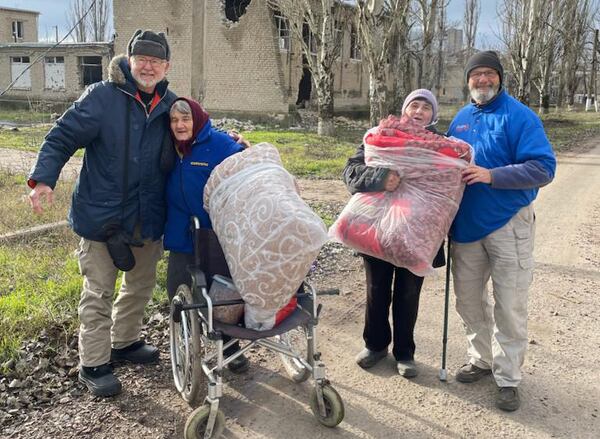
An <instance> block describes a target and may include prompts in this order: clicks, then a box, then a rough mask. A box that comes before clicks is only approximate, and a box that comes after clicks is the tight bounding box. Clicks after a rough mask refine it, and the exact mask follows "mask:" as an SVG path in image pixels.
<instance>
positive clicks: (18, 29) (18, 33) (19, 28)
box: [12, 21, 23, 42]
mask: <svg viewBox="0 0 600 439" xmlns="http://www.w3.org/2000/svg"><path fill="white" fill-rule="evenodd" d="M12 36H13V39H14V40H15V42H17V40H22V39H23V22H22V21H13V22H12Z"/></svg>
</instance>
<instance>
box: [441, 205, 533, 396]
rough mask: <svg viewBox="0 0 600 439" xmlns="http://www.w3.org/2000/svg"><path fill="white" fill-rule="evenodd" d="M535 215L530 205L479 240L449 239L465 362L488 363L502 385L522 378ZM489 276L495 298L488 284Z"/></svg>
mask: <svg viewBox="0 0 600 439" xmlns="http://www.w3.org/2000/svg"><path fill="white" fill-rule="evenodd" d="M534 218H535V217H534V213H533V206H532V205H529V206H526V207H524V208H522V209H521V210H520V211H519V212H518V213H517V214H516V215H515V216H514V217H513V218H512V219H511V220H510V221H509V222H508V224H506V225H505V226H504V227H502V228H500V229H498V230H496V231H495V232H493V233H491V234H489V235H488V236H486V237H485V238H483V239H481V240H479V241H475V242H470V243H466V244H461V243H457V242H452V250H451V255H452V275H453V278H454V291H455V294H456V311H457V312H458V315H459V316H460V317H461V319H462V320H463V323H464V325H465V329H466V333H467V340H468V351H467V353H468V355H469V361H470V362H471V363H472V364H474V365H475V366H478V367H481V368H484V369H490V368H491V369H492V372H493V374H494V379H495V380H496V383H497V384H498V386H500V387H516V386H518V385H519V383H520V382H521V366H522V365H523V361H524V359H525V351H526V349H527V296H528V289H529V286H530V285H531V282H532V280H533V241H534V235H535V219H534ZM490 277H491V279H492V296H493V298H494V302H493V303H492V302H491V300H490V297H489V295H488V289H487V285H488V281H489V279H490Z"/></svg>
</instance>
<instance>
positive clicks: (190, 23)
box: [113, 0, 369, 118]
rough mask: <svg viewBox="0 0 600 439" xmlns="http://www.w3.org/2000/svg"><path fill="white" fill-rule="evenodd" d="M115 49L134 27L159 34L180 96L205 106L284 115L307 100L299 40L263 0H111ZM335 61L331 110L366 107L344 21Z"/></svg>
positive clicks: (362, 75)
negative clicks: (168, 53)
mask: <svg viewBox="0 0 600 439" xmlns="http://www.w3.org/2000/svg"><path fill="white" fill-rule="evenodd" d="M113 10H114V27H115V31H116V33H117V37H116V38H115V53H125V52H126V47H127V42H128V38H129V37H130V36H131V35H132V34H133V32H134V31H135V29H137V28H151V29H154V30H157V31H163V32H165V34H167V36H168V39H169V43H170V45H171V51H172V58H171V61H172V67H171V71H170V72H169V75H168V78H169V81H170V82H171V87H172V89H173V90H174V91H175V92H176V93H177V94H180V95H188V96H192V97H194V98H198V99H200V100H201V101H202V102H203V104H204V106H205V107H206V108H207V109H208V110H209V111H211V112H212V113H216V114H218V113H223V114H225V113H226V114H230V115H240V116H241V115H247V116H251V117H257V116H262V115H267V116H270V117H279V118H281V117H286V116H287V115H288V114H289V112H290V109H294V108H295V107H296V104H299V105H301V104H303V103H304V101H306V100H308V101H309V102H310V99H309V98H310V91H311V86H310V85H311V79H310V72H309V71H308V69H306V68H303V63H302V53H301V52H302V51H301V48H300V44H298V42H297V41H294V38H293V37H292V35H291V34H290V29H289V25H288V24H287V21H286V20H285V18H284V17H282V16H281V15H279V14H277V13H276V12H274V11H273V10H271V9H270V8H269V7H268V6H267V2H266V0H170V1H163V0H114V1H113ZM342 41H343V42H342V50H341V58H340V60H339V61H338V62H337V65H336V68H335V83H334V93H335V95H334V97H335V108H336V111H354V110H362V109H366V108H367V106H368V90H369V89H368V74H367V73H366V72H365V69H364V68H363V62H362V60H361V56H360V50H359V48H358V46H357V43H356V41H357V38H356V34H355V32H353V31H352V28H351V26H350V25H349V26H348V28H347V29H346V30H345V31H344V35H343V40H342Z"/></svg>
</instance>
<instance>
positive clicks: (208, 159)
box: [164, 120, 243, 253]
mask: <svg viewBox="0 0 600 439" xmlns="http://www.w3.org/2000/svg"><path fill="white" fill-rule="evenodd" d="M242 149H243V148H242V146H240V145H239V144H237V143H236V142H235V141H234V140H233V139H232V138H231V137H230V136H229V135H228V134H226V133H223V132H221V131H217V130H215V129H214V128H213V127H212V124H211V121H210V120H208V121H207V122H206V125H204V127H203V128H202V129H201V130H200V132H199V133H198V135H197V136H196V140H195V141H194V143H193V144H192V151H191V153H190V154H188V155H187V156H185V157H182V158H180V159H179V160H177V162H176V164H175V167H174V168H173V170H172V171H171V173H170V174H169V176H168V178H167V206H168V209H167V224H166V226H165V236H164V247H165V249H167V250H170V251H174V252H179V253H193V242H192V229H191V222H190V219H191V217H192V216H193V215H195V216H197V217H198V218H199V219H200V226H201V227H202V228H206V229H212V224H211V222H210V218H209V216H208V213H207V212H206V210H204V201H203V199H204V186H206V182H207V181H208V178H209V177H210V173H211V172H212V171H213V169H215V167H216V166H217V165H218V164H219V163H221V162H222V161H223V160H225V159H226V158H227V157H229V156H231V155H233V154H235V153H237V152H240V151H242Z"/></svg>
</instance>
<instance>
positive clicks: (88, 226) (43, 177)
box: [29, 56, 176, 241]
mask: <svg viewBox="0 0 600 439" xmlns="http://www.w3.org/2000/svg"><path fill="white" fill-rule="evenodd" d="M167 85H168V83H167V81H166V80H164V81H162V82H160V83H159V84H158V85H157V86H156V93H157V94H158V99H160V100H159V101H158V103H157V104H155V105H154V107H153V109H152V111H151V112H150V114H148V113H147V111H146V108H145V106H144V105H143V104H142V103H141V101H139V100H138V99H137V98H136V94H137V87H136V85H135V81H134V79H133V77H132V76H131V72H130V69H129V65H128V63H127V58H126V57H125V56H119V57H116V58H114V59H113V60H112V61H111V63H110V66H109V79H108V81H102V82H98V83H96V84H93V85H91V86H89V87H88V88H87V89H86V91H85V92H84V93H83V94H82V95H81V96H80V97H79V99H78V100H77V101H75V102H74V103H73V105H72V106H71V107H70V108H69V109H68V110H67V111H66V112H65V113H64V114H63V115H62V117H61V118H60V119H59V120H58V121H57V122H56V125H54V127H52V129H51V130H50V132H49V133H48V134H47V135H46V138H45V140H44V143H43V144H42V147H41V149H40V153H39V156H38V160H37V163H36V164H35V166H34V168H33V170H32V172H31V174H30V176H29V179H30V180H32V181H35V182H43V183H45V184H47V185H48V186H50V187H51V188H54V186H55V185H56V180H57V179H58V176H59V174H60V171H61V169H62V167H63V166H64V164H65V163H66V162H67V161H68V160H69V158H70V157H71V156H72V155H73V154H74V153H75V152H76V151H77V149H78V148H85V155H84V158H83V167H82V169H81V173H80V174H79V178H78V179H77V183H76V186H75V190H74V191H73V200H72V204H71V210H70V212H69V222H70V223H71V227H72V228H73V230H74V231H75V233H77V234H78V235H80V236H82V237H84V238H87V239H91V240H94V241H105V240H106V238H107V237H106V234H105V228H106V225H107V224H110V223H119V224H121V225H122V227H123V228H124V229H125V230H126V231H128V232H129V233H133V230H134V227H135V225H136V223H138V222H139V223H140V225H141V235H142V236H141V237H142V238H144V239H146V238H150V239H153V240H157V239H159V238H160V237H161V236H162V234H163V228H164V223H165V213H166V208H165V176H164V175H163V174H162V173H161V171H160V168H159V161H160V152H161V144H162V140H163V138H164V137H165V134H166V133H167V130H168V129H169V109H170V107H171V104H172V103H173V101H174V100H175V99H176V96H175V94H173V93H172V92H170V91H168V90H167ZM127 112H129V116H128V115H127ZM127 121H129V124H128V125H127ZM127 137H129V158H128V170H127V172H128V194H127V201H126V203H125V210H124V214H123V212H122V208H121V204H122V203H121V201H122V196H123V187H124V178H123V176H124V169H125V163H124V161H125V156H124V154H125V151H124V145H125V141H126V138H127Z"/></svg>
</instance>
